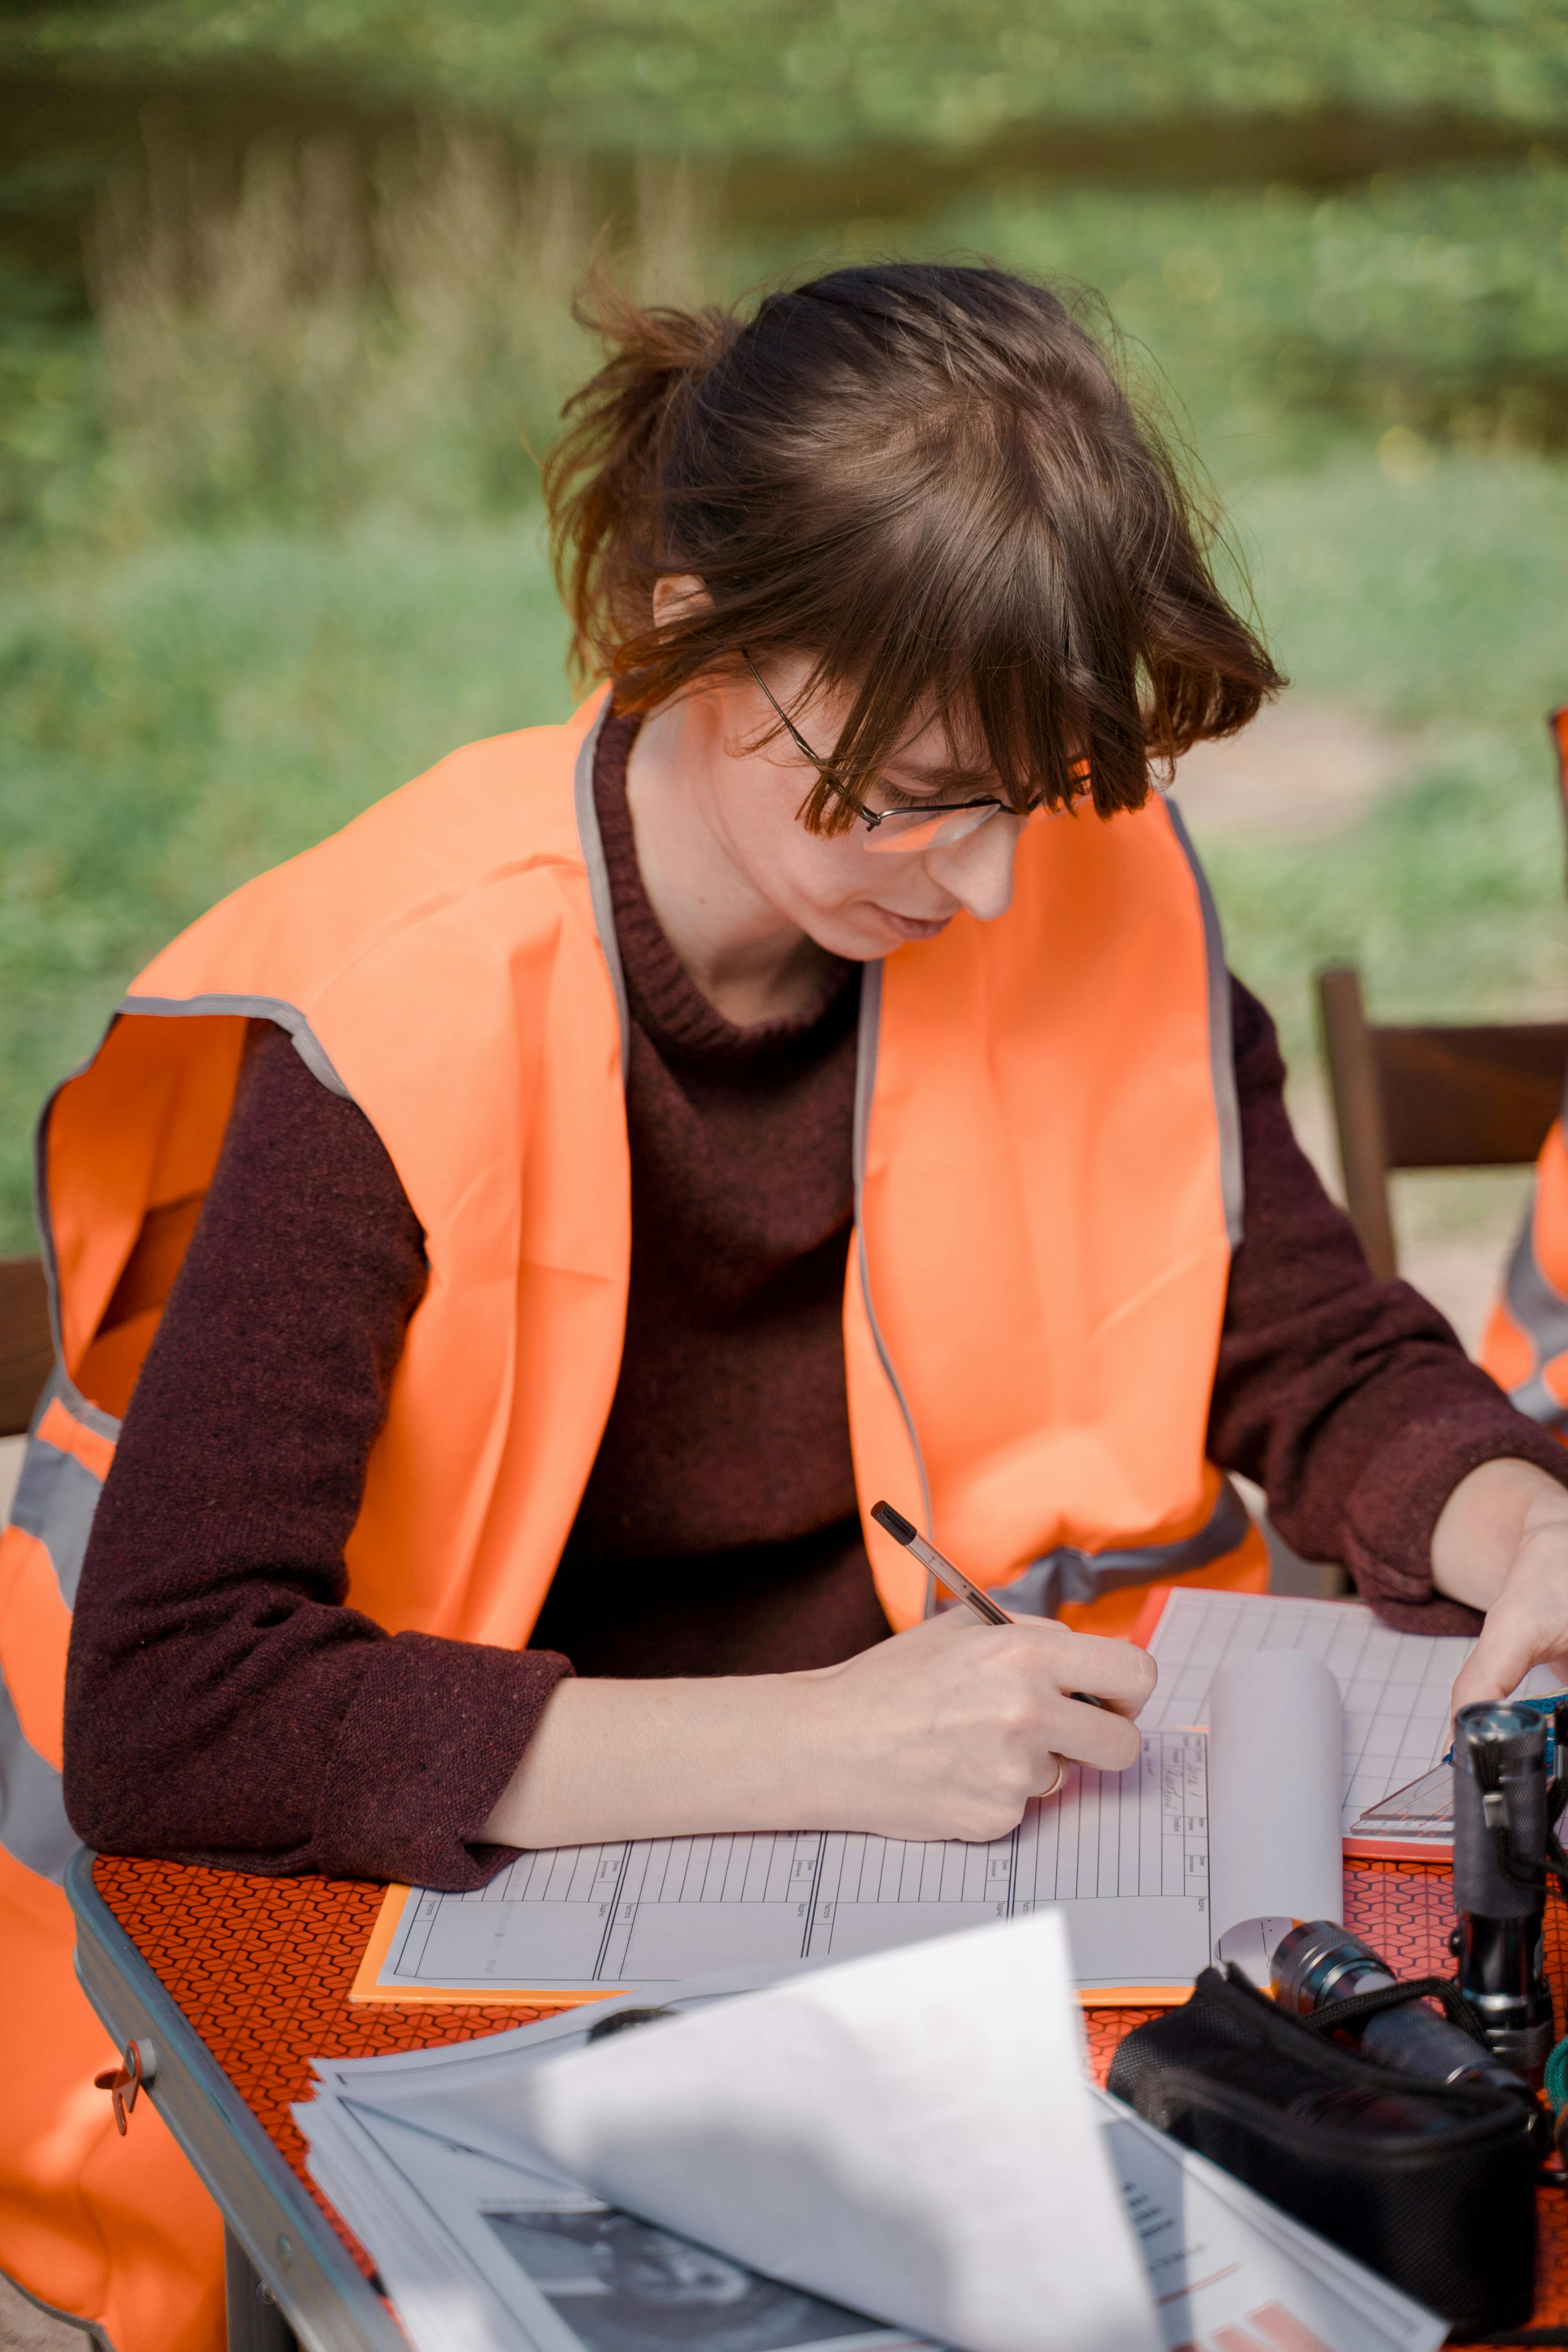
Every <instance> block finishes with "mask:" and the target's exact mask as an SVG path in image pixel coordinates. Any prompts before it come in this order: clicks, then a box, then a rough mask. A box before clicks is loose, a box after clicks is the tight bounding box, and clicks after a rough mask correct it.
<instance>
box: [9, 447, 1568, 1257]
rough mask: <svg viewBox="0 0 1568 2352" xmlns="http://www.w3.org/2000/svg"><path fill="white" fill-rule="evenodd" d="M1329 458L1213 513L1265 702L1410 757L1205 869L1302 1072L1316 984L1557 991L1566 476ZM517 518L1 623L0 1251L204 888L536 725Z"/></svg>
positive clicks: (26, 609) (164, 561) (410, 532)
mask: <svg viewBox="0 0 1568 2352" xmlns="http://www.w3.org/2000/svg"><path fill="white" fill-rule="evenodd" d="M1426 462H1427V463H1428V464H1429V466H1430V470H1428V471H1426V473H1425V474H1423V475H1421V476H1420V478H1418V479H1416V480H1415V482H1414V483H1413V484H1412V485H1410V486H1402V485H1401V484H1400V483H1399V482H1397V481H1395V480H1393V479H1391V478H1389V476H1388V475H1387V474H1386V472H1385V471H1384V469H1383V467H1380V465H1379V464H1378V462H1377V460H1376V458H1375V457H1374V456H1373V455H1371V454H1369V453H1366V452H1363V451H1356V450H1349V449H1347V450H1342V451H1341V452H1340V453H1339V454H1338V455H1337V456H1335V457H1333V458H1332V459H1331V462H1329V463H1327V464H1326V465H1324V466H1322V467H1320V468H1319V469H1317V470H1316V471H1313V472H1310V473H1303V474H1293V475H1288V476H1281V477H1279V478H1272V479H1267V480H1251V481H1248V482H1245V483H1244V484H1243V485H1242V486H1241V488H1239V490H1238V494H1237V505H1236V508H1235V510H1234V512H1235V520H1236V524H1237V536H1238V538H1239V540H1240V541H1241V543H1242V545H1243V547H1244V549H1245V551H1246V552H1247V557H1248V560H1249V562H1250V564H1251V567H1252V571H1253V577H1254V582H1255V585H1256V587H1257V591H1258V601H1259V604H1260V606H1261V609H1262V613H1263V617H1264V620H1265V622H1266V625H1267V626H1268V631H1269V634H1270V636H1271V638H1272V641H1273V643H1274V645H1275V646H1276V649H1277V651H1278V653H1279V657H1280V658H1281V660H1282V661H1283V663H1284V664H1285V666H1286V667H1288V668H1289V671H1290V672H1291V674H1292V676H1293V677H1294V679H1295V682H1296V683H1295V691H1297V692H1298V693H1299V694H1300V695H1301V696H1302V697H1304V698H1311V699H1314V700H1320V701H1330V702H1335V703H1339V704H1342V705H1344V706H1348V707H1350V708H1352V709H1357V710H1360V711H1363V712H1364V713H1365V714H1367V715H1368V716H1369V717H1374V718H1378V719H1384V720H1385V721H1389V722H1391V723H1394V724H1395V725H1399V726H1408V727H1412V728H1415V729H1417V730H1421V738H1422V744H1423V747H1424V748H1423V753H1422V757H1421V760H1420V761H1419V764H1418V766H1417V768H1416V769H1415V772H1414V775H1413V779H1412V781H1411V782H1410V783H1409V784H1408V785H1407V786H1406V787H1405V788H1404V789H1402V790H1401V791H1400V792H1399V793H1397V794H1396V795H1394V796H1393V797H1391V798H1390V799H1389V800H1387V801H1386V802H1384V803H1383V804H1382V805H1381V806H1380V807H1379V808H1377V809H1375V810H1374V811H1373V813H1372V814H1371V815H1370V816H1369V817H1368V818H1367V819H1366V820H1365V821H1364V822H1363V824H1362V825H1361V826H1359V827H1358V828H1357V829H1356V830H1354V831H1353V832H1351V833H1349V834H1346V835H1342V836H1338V837H1334V838H1331V839H1327V840H1320V841H1315V842H1306V843H1303V842H1286V841H1269V840H1263V839H1250V840H1248V841H1247V842H1245V843H1243V842H1241V841H1239V840H1237V838H1235V837H1232V838H1230V839H1227V840H1223V841H1214V842H1211V843H1208V844H1206V845H1205V848H1206V854H1207V856H1208V858H1209V863H1210V866H1211V871H1212V873H1213V875H1214V878H1215V887H1216V889H1217V892H1218V895H1219V898H1220V901H1221V907H1222V912H1223V915H1224V919H1225V922H1226V934H1227V940H1228V942H1229V947H1230V952H1231V956H1232V960H1233V961H1234V962H1235V963H1236V964H1237V968H1238V969H1239V970H1240V971H1241V972H1242V974H1243V976H1244V977H1245V978H1246V979H1247V981H1248V982H1250V983H1251V984H1252V985H1253V986H1255V987H1256V988H1258V990H1259V992H1261V993H1262V994H1263V995H1264V996H1265V997H1266V998H1267V999H1268V1001H1269V1002H1270V1003H1272V1004H1273V1005H1274V1006H1275V1008H1276V1009H1277V1011H1278V1012H1279V1014H1280V1016H1281V1020H1282V1025H1283V1028H1284V1032H1285V1036H1286V1041H1287V1045H1288V1046H1289V1049H1290V1051H1291V1052H1292V1054H1293V1055H1295V1056H1296V1057H1297V1058H1298V1060H1300V1058H1301V1057H1302V1056H1303V1055H1307V1054H1308V1053H1310V1040H1311V1030H1310V1013H1309V1005H1308V992H1309V982H1310V971H1311V969H1312V967H1313V965H1314V964H1316V963H1317V962H1319V961H1323V960H1324V959H1326V958H1328V957H1331V956H1339V955H1350V956H1354V957H1356V958H1358V959H1359V960H1360V961H1361V962H1362V963H1363V966H1364V968H1365V970H1366V973H1367V978H1368V983H1369V988H1370V992H1371V995H1372V999H1373V1003H1374V1005H1375V1007H1376V1008H1377V1010H1378V1011H1379V1012H1381V1013H1387V1014H1392V1013H1397V1012H1405V1013H1416V1012H1424V1013H1431V1014H1433V1015H1434V1016H1441V1015H1444V1014H1447V1015H1451V1016H1454V1017H1460V1018H1462V1017H1466V1016H1468V1015H1473V1014H1474V1013H1476V1012H1477V1011H1478V1010H1479V1009H1480V1008H1482V1007H1505V1006H1510V1005H1515V1006H1523V1007H1527V1008H1539V1007H1541V1006H1542V1005H1543V1004H1545V1003H1552V1004H1553V1005H1561V1004H1562V1003H1563V1001H1564V999H1565V997H1568V916H1565V915H1564V911H1563V882H1562V867H1563V846H1562V829H1561V823H1560V819H1559V816H1558V814H1557V810H1556V806H1555V794H1554V792H1553V788H1552V775H1551V768H1550V763H1549V761H1548V757H1547V752H1546V746H1545V741H1544V738H1543V736H1542V731H1541V725H1540V721H1541V715H1542V712H1543V711H1544V709H1546V708H1547V706H1548V705H1549V704H1550V703H1551V702H1552V701H1554V700H1557V699H1561V698H1563V695H1564V693H1568V642H1565V641H1564V636H1563V626H1562V615H1563V613H1564V611H1568V468H1565V467H1558V466H1553V465H1551V464H1548V463H1546V462H1545V461H1542V460H1540V459H1535V458H1527V457H1514V458H1489V459H1483V458H1474V457H1470V458H1466V457H1452V458H1433V459H1430V460H1428V461H1426ZM563 644H564V629H563V624H562V621H561V618H560V615H559V614H558V612H557V610H556V606H555V604H554V599H553V594H552V589H551V585H550V582H549V576H548V572H547V570H546V567H545V564H544V561H543V557H542V551H541V549H540V543H539V533H538V526H537V522H536V520H534V519H533V518H531V517H526V518H522V519H515V520H510V521H505V522H496V523H489V524H479V523H473V524H468V525H465V526H462V527H460V528H451V529H440V528H437V527H436V526H434V525H416V524H414V523H411V522H408V521H402V522H398V523H393V522H390V521H387V520H380V521H376V520H365V521H363V522H361V523H359V524H356V525H355V526H354V527H353V529H352V530H349V531H348V532H346V533H345V534H343V535H342V536H341V537H338V538H335V539H327V538H323V537H319V536H310V535H307V534H304V533H299V534H295V535H286V534H281V533H273V534H265V533H259V532H258V533H251V534H246V535H237V536H231V537H228V538H173V539H168V540H165V541H161V542H159V543H157V544H155V545H153V546H152V547H150V548H147V549H145V550H143V551H140V552H134V553H131V554H124V555H113V554H100V555H97V556H88V555H86V554H78V555H76V556H73V557H72V558H70V559H69V560H68V561H66V560H61V561H59V562H57V563H56V564H55V565H54V566H53V568H52V569H50V570H48V571H47V572H43V573H41V574H40V576H39V577H38V579H37V581H36V583H33V584H32V585H31V586H30V587H29V589H28V592H27V593H26V595H25V596H21V595H17V596H16V597H14V598H13V599H12V601H11V602H10V603H9V604H7V605H6V606H5V607H4V608H0V709H3V710H4V714H5V715H4V718H3V719H0V987H3V988H4V991H5V1000H6V1003H7V1008H8V1010H7V1020H6V1024H5V1037H4V1048H3V1050H4V1060H3V1063H0V1249H25V1248H26V1247H28V1246H30V1245H31V1227H30V1217H29V1209H28V1197H27V1175H26V1159H27V1151H26V1136H27V1131H28V1129H29V1128H30V1126H31V1123H32V1119H33V1117H34V1115H35V1113H36V1110H37V1104H38V1102H39V1100H40V1099H41V1097H42V1096H43V1094H44V1093H45V1091H46V1090H47V1087H48V1085H49V1084H50V1083H51V1082H52V1081H53V1079H55V1078H56V1077H58V1076H59V1075H60V1074H61V1073H62V1072H63V1071H64V1070H65V1069H67V1068H68V1067H69V1066H71V1064H72V1063H73V1062H74V1061H75V1060H77V1059H78V1058H79V1056H80V1055H82V1054H83V1053H84V1052H86V1051H88V1050H89V1047H90V1046H91V1045H92V1043H93V1042H94V1040H95V1038H96V1036H97V1035H98V1034H99V1031H100V1027H101V1025H102V1023H103V1021H104V1019H105V1017H106V1015H107V1013H108V1012H109V1010H110V1006H111V1005H112V1003H113V1002H114V999H115V996H116V994H117V993H118V992H119V991H120V989H121V987H122V986H123V984H124V982H125V981H126V980H127V979H128V978H130V976H131V975H132V972H133V971H135V969H136V967H137V965H138V964H139V962H140V961H142V959H143V958H144V957H145V956H146V955H147V954H148V953H149V952H150V951H151V950H153V948H155V947H156V946H157V945H158V944H159V943H160V942H161V941H162V940H163V939H164V938H166V937H168V936H169V935H170V934H171V933H173V932H174V930H176V929H179V927H180V926H181V925H182V924H184V923H185V922H186V921H188V920H189V919H191V918H192V917H193V916H194V915H195V914H196V913H197V912H199V911H200V909H201V908H203V907H205V906H206V905H208V904H209V903H210V902H211V901H212V900H213V899H215V898H217V897H219V896H220V895H221V894H222V893H223V892H225V891H226V890H228V889H231V888H233V887H235V886H236V885H237V883H239V882H240V881H242V880H244V879H245V877H247V875H249V874H251V873H254V872H256V871H257V870H258V869H259V868H260V867H262V866H267V865H269V864H272V863H274V862H275V861H276V860H278V859H279V858H282V857H285V856H289V855H290V854H291V853H292V852H293V851H294V850H296V849H299V848H300V847H301V846H303V845H305V844H306V843H308V842H310V841H313V840H315V839H318V838H319V837H320V836H321V835H324V834H326V833H329V832H331V830H332V829H333V828H334V827H335V826H337V825H339V824H342V823H343V822H344V821H345V820H346V819H347V818H348V817H349V816H351V815H352V814H353V813H354V812H355V811H356V810H357V809H359V808H360V807H362V806H363V804H364V803H366V802H367V801H369V800H371V799H373V798H374V797H376V796H377V795H378V794H380V793H384V792H386V791H389V790H391V789H392V788H393V787H394V786H395V785H396V784H398V783H399V782H402V781H403V780H404V779H405V777H406V776H409V775H412V774H415V773H416V772H418V771H419V770H420V769H421V768H422V767H424V766H426V765H427V764H428V763H429V762H430V761H432V760H434V759H436V758H437V757H438V756H439V755H440V754H441V752H443V751H446V750H448V749H449V748H450V747H451V746H452V745H454V744H456V743H458V742H461V741H464V740H468V739H470V738H472V737H474V736H478V735H482V734H486V733H490V732H493V731H496V730H500V729H503V728H508V727H513V726H519V725H523V724H527V723H530V722H531V721H536V720H540V719H551V718H555V717H558V716H560V715H562V714H563V712H564V711H565V709H567V707H568V702H569V697H568V694H567V690H566V688H565V685H564V683H563V670H562V659H563Z"/></svg>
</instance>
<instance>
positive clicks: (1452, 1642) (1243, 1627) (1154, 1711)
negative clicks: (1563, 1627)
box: [1138, 1586, 1476, 1837]
mask: <svg viewBox="0 0 1568 2352" xmlns="http://www.w3.org/2000/svg"><path fill="white" fill-rule="evenodd" d="M1475 1646H1476V1645H1475V1643H1474V1641H1473V1639H1472V1638H1471V1637H1470V1636H1469V1635H1468V1634H1465V1633H1450V1634H1437V1635H1435V1636H1434V1635H1432V1634H1427V1633H1395V1632H1394V1628H1393V1627H1392V1626H1390V1625H1384V1624H1380V1623H1379V1622H1378V1620H1377V1619H1376V1618H1375V1617H1374V1616H1373V1613H1372V1611H1371V1610H1370V1609H1365V1608H1363V1606H1362V1604H1361V1602H1360V1601H1301V1600H1295V1599H1292V1598H1290V1597H1289V1596H1287V1595H1285V1594H1282V1593H1281V1594H1268V1595H1265V1594H1262V1593H1247V1592H1223V1591H1203V1590H1202V1589H1201V1588H1198V1589H1194V1588H1191V1587H1188V1588H1186V1589H1183V1588H1182V1587H1180V1586H1178V1587H1177V1588H1176V1590H1175V1591H1173V1592H1172V1594H1171V1597H1170V1599H1169V1600H1168V1601H1166V1603H1165V1606H1164V1608H1163V1611H1162V1612H1161V1614H1160V1622H1159V1623H1158V1624H1157V1625H1156V1626H1155V1628H1154V1632H1153V1633H1152V1636H1151V1638H1150V1642H1149V1654H1150V1656H1151V1657H1152V1659H1153V1660H1154V1662H1155V1664H1156V1665H1157V1666H1158V1667H1159V1669H1160V1680H1159V1684H1158V1686H1157V1687H1156V1689H1155V1692H1154V1696H1153V1697H1152V1699H1151V1700H1150V1702H1149V1704H1148V1706H1146V1707H1145V1708H1144V1709H1143V1712H1142V1715H1141V1716H1140V1717H1139V1718H1138V1721H1139V1726H1140V1727H1141V1728H1142V1730H1144V1731H1156V1730H1166V1729H1169V1728H1171V1727H1173V1726H1175V1725H1177V1724H1206V1723H1207V1721H1208V1694H1209V1684H1210V1683H1211V1682H1212V1681H1213V1679H1214V1677H1215V1675H1216V1674H1217V1673H1218V1671H1219V1669H1220V1667H1221V1666H1228V1665H1230V1664H1232V1663H1233V1662H1234V1661H1235V1660H1237V1658H1244V1657H1247V1656H1248V1655H1250V1654H1251V1653H1252V1652H1253V1651H1255V1650H1305V1651H1306V1652H1307V1653H1308V1654H1310V1656H1312V1657H1314V1658H1321V1660H1322V1662H1323V1664H1324V1665H1326V1666H1327V1668H1328V1670H1329V1672H1330V1673H1331V1675H1332V1676H1333V1678H1334V1680H1335V1681H1336V1682H1337V1683H1338V1685H1339V1686H1340V1699H1341V1703H1342V1708H1343V1715H1342V1722H1343V1726H1344V1774H1345V1777H1344V1804H1343V1812H1342V1833H1343V1834H1344V1835H1345V1836H1346V1837H1348V1836H1349V1835H1350V1834H1351V1830H1352V1824H1353V1823H1354V1822H1358V1821H1359V1820H1360V1819H1361V1816H1362V1814H1363V1813H1364V1812H1365V1811H1367V1809H1368V1807H1369V1806H1372V1805H1377V1804H1381V1803H1382V1801H1383V1800H1384V1797H1387V1796H1390V1795H1392V1793H1393V1792H1394V1790H1395V1789H1403V1788H1404V1787H1405V1784H1406V1783H1407V1782H1408V1781H1411V1780H1415V1779H1417V1778H1418V1776H1419V1775H1420V1774H1421V1773H1423V1772H1427V1771H1430V1769H1431V1768H1432V1766H1433V1765H1434V1764H1436V1763H1437V1762H1438V1761H1439V1760H1440V1759H1441V1758H1442V1756H1443V1754H1444V1752H1445V1751H1446V1749H1447V1746H1448V1740H1449V1728H1448V1706H1449V1695H1450V1693H1451V1692H1452V1690H1453V1687H1454V1677H1455V1675H1457V1674H1458V1671H1459V1668H1460V1667H1461V1666H1462V1665H1463V1664H1464V1663H1465V1660H1466V1659H1467V1658H1468V1656H1469V1654H1470V1652H1471V1651H1472V1650H1473V1649H1474V1648H1475Z"/></svg>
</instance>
